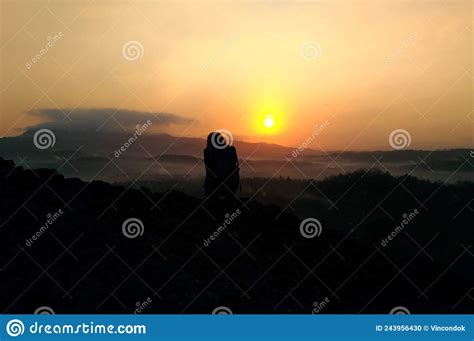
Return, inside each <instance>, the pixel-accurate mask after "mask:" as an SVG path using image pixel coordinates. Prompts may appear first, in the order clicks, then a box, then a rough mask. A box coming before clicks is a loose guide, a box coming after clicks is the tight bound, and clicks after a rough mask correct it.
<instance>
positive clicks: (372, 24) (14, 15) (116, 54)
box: [0, 0, 474, 150]
mask: <svg viewBox="0 0 474 341" xmlns="http://www.w3.org/2000/svg"><path fill="white" fill-rule="evenodd" d="M472 14H473V9H472V2H471V1H396V0H393V1H375V0H374V1H357V3H356V2H355V1H345V0H341V1H305V2H301V1H258V2H250V1H248V2H247V1H239V2H230V1H228V2H224V1H217V0H216V1H104V0H96V1H94V0H92V1H91V0H87V1H79V0H72V1H54V0H51V1H8V0H6V1H5V0H2V2H1V24H0V25H1V33H2V36H1V63H2V64H1V70H2V76H1V86H0V91H1V104H0V109H1V111H0V137H3V136H14V135H18V134H21V133H22V128H25V127H31V126H34V125H35V124H39V123H41V122H42V120H44V119H45V118H44V117H42V116H41V115H37V114H36V115H35V114H34V112H35V111H36V112H38V110H40V109H61V111H63V112H64V113H65V114H68V113H69V112H70V111H71V110H72V109H75V110H76V111H78V110H79V111H80V112H83V111H84V110H83V109H88V108H120V109H127V110H133V111H137V112H166V113H169V114H173V115H176V117H177V118H178V119H176V120H171V123H169V124H167V125H159V126H154V127H153V129H154V130H153V132H167V133H170V134H173V135H176V136H180V135H184V136H200V137H205V136H206V135H207V133H208V132H209V131H212V130H215V129H227V130H229V131H231V132H232V134H233V135H234V138H235V139H243V140H247V141H252V142H256V141H266V142H272V143H278V144H282V145H287V146H298V145H300V144H301V143H302V141H304V140H305V139H306V138H307V137H308V136H310V135H311V134H312V133H313V131H314V129H315V126H316V127H317V126H319V125H321V124H323V123H324V122H328V123H329V124H328V125H327V127H325V128H324V130H323V131H321V133H320V135H319V136H318V138H317V139H315V140H314V141H313V143H312V145H311V146H310V147H313V148H315V149H319V148H323V149H325V150H375V149H390V145H389V142H388V138H389V135H390V133H391V132H392V131H393V130H395V129H405V130H407V131H408V132H409V133H410V135H411V145H410V148H414V149H416V148H419V149H433V148H440V149H441V148H452V147H465V148H470V147H472V145H473V143H472V142H473V140H472V136H473V128H474V127H473V124H472V98H473V89H472V80H473V71H472V62H473V55H472V46H473V34H472V24H473V22H472ZM48 37H49V38H50V39H51V40H52V41H53V44H52V45H53V46H52V47H50V48H48V51H47V53H45V54H44V55H42V56H41V57H40V58H39V59H38V60H36V62H32V60H33V58H34V57H35V55H38V54H39V53H40V51H41V50H42V49H44V48H45V46H46V44H47V43H48ZM54 37H56V38H54ZM128 42H136V43H131V44H132V50H133V47H134V46H133V44H135V47H138V50H140V49H142V50H141V51H142V52H143V55H141V54H140V52H141V51H139V56H138V57H139V58H135V56H134V55H129V54H128V53H132V52H133V51H132V52H130V51H128V50H126V49H124V45H126V44H127V43H128ZM129 45H130V44H129ZM125 47H126V46H125ZM124 54H125V56H124ZM78 115H79V114H78ZM76 119H77V120H78V121H77V122H80V121H81V119H80V118H77V115H71V116H70V120H71V121H69V123H68V124H70V125H74V124H75V120H76ZM64 120H69V119H68V118H66V117H64ZM137 123H143V122H137ZM77 124H79V123H77ZM105 124H108V123H105Z"/></svg>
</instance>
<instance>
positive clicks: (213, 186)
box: [204, 132, 240, 198]
mask: <svg viewBox="0 0 474 341" xmlns="http://www.w3.org/2000/svg"><path fill="white" fill-rule="evenodd" d="M204 164H205V166H206V178H205V180H204V191H205V192H206V195H208V196H211V197H214V198H219V197H222V196H224V197H232V196H233V195H232V194H233V193H235V192H236V191H237V188H238V187H239V185H240V176H239V171H240V169H239V160H238V158H237V152H236V150H235V148H234V147H233V146H230V145H229V142H228V141H226V140H225V138H224V136H223V135H222V134H221V133H219V132H212V133H210V134H209V135H208V136H207V146H206V149H204Z"/></svg>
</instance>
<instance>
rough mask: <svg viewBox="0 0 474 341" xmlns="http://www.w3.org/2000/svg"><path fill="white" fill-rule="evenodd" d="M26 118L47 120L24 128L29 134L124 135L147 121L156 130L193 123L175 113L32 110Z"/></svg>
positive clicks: (93, 109)
mask: <svg viewBox="0 0 474 341" xmlns="http://www.w3.org/2000/svg"><path fill="white" fill-rule="evenodd" d="M27 114H28V115H30V116H36V117H39V118H41V119H44V120H45V122H41V123H39V124H36V125H34V126H28V127H25V128H24V130H26V131H27V130H32V129H41V128H48V129H52V130H68V131H89V132H90V131H97V132H100V131H107V132H124V131H129V130H134V129H135V127H136V126H137V125H142V124H144V123H145V122H147V121H148V120H150V121H151V122H152V123H153V127H154V128H156V127H166V126H170V125H185V124H190V123H191V122H193V119H191V118H188V117H185V116H181V115H177V114H172V113H166V112H147V111H136V110H128V109H120V108H90V109H88V108H77V109H68V108H62V109H54V108H40V109H35V110H31V111H29V112H28V113H27Z"/></svg>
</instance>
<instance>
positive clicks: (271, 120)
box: [263, 114, 275, 129]
mask: <svg viewBox="0 0 474 341" xmlns="http://www.w3.org/2000/svg"><path fill="white" fill-rule="evenodd" d="M263 125H264V126H265V128H268V129H271V128H273V127H274V126H275V117H274V116H273V115H271V114H270V115H266V116H265V118H264V119H263Z"/></svg>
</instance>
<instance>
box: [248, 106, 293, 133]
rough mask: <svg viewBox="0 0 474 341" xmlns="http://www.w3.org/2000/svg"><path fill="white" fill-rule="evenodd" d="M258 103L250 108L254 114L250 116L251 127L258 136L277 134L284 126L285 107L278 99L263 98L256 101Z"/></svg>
mask: <svg viewBox="0 0 474 341" xmlns="http://www.w3.org/2000/svg"><path fill="white" fill-rule="evenodd" d="M256 102H257V103H258V104H257V105H255V106H254V108H253V109H252V111H253V112H255V114H254V115H253V118H252V121H253V122H252V129H253V130H254V133H255V134H257V135H260V136H268V135H277V134H279V133H281V132H282V131H283V130H284V128H285V122H284V118H285V117H284V116H285V115H284V112H285V108H284V106H283V105H282V103H279V101H278V100H275V99H274V98H273V99H269V98H265V100H260V101H256Z"/></svg>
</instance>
